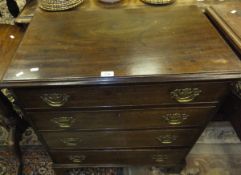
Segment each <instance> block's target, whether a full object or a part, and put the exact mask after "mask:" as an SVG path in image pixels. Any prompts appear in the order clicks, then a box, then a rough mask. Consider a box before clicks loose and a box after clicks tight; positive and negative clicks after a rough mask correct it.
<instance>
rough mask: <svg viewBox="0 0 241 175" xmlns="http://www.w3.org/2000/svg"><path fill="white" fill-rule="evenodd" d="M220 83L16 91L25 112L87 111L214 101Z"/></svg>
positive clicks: (220, 93) (223, 86)
mask: <svg viewBox="0 0 241 175" xmlns="http://www.w3.org/2000/svg"><path fill="white" fill-rule="evenodd" d="M226 87H227V86H226V84H224V83H197V82H195V83H169V84H150V85H119V86H117V85H115V86H113V85H112V86H110V85H102V86H100V85H99V86H59V87H48V88H47V87H43V88H37V87H36V88H16V89H14V93H15V95H16V97H17V98H18V100H19V101H20V103H21V104H22V106H23V107H24V108H25V109H38V108H59V107H64V108H91V107H118V106H140V105H163V104H183V103H185V104H186V103H194V102H217V101H218V100H219V98H220V97H222V96H223V95H224V93H225V91H226Z"/></svg>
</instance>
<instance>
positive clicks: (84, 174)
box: [0, 122, 241, 175]
mask: <svg viewBox="0 0 241 175" xmlns="http://www.w3.org/2000/svg"><path fill="white" fill-rule="evenodd" d="M4 135H5V136H4V137H5V138H6V137H7V136H6V133H5V134H4ZM1 138H3V137H1ZM0 143H2V144H3V143H4V142H1V140H0ZM21 144H22V148H23V150H24V161H25V166H24V175H54V172H53V170H52V168H51V165H52V163H51V160H50V158H49V157H48V156H47V154H46V152H45V151H44V150H43V149H42V147H41V145H40V143H39V141H38V140H37V137H36V135H35V134H34V132H33V130H32V129H28V130H27V131H26V132H25V134H24V136H23V140H22V142H21ZM4 147H5V149H4ZM186 161H187V167H186V168H185V169H184V170H183V171H182V173H181V175H241V141H240V140H239V139H238V137H237V135H236V133H235V131H234V130H233V128H232V126H231V125H230V123H229V122H212V123H210V124H209V126H208V127H207V128H206V129H205V131H204V132H203V134H202V136H201V137H200V138H199V140H198V142H197V143H196V145H195V146H194V147H193V149H192V150H191V152H190V153H189V155H188V157H187V160H186ZM16 165H17V160H16V159H15V157H14V155H13V154H12V153H11V151H10V150H7V149H6V145H5V146H4V145H3V146H2V147H1V149H0V175H15V174H16ZM69 175H165V174H164V173H162V172H161V170H160V169H158V168H155V167H152V168H146V167H132V168H124V169H116V168H114V169H111V168H110V169H105V168H98V169H90V168H89V169H88V168H87V169H80V170H75V171H73V172H72V173H69Z"/></svg>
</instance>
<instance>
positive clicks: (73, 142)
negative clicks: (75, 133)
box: [60, 137, 81, 146]
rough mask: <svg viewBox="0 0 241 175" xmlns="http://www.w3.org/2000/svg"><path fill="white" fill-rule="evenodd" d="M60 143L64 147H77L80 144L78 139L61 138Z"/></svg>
mask: <svg viewBox="0 0 241 175" xmlns="http://www.w3.org/2000/svg"><path fill="white" fill-rule="evenodd" d="M60 141H61V142H62V143H64V144H65V145H66V146H77V145H78V144H79V143H80V141H81V140H80V138H72V137H71V138H63V139H60Z"/></svg>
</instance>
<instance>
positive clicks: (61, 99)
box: [40, 93, 69, 107]
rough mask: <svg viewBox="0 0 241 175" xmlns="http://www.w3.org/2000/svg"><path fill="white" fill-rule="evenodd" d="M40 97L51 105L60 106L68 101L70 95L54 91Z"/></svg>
mask: <svg viewBox="0 0 241 175" xmlns="http://www.w3.org/2000/svg"><path fill="white" fill-rule="evenodd" d="M40 97H41V99H42V100H43V101H44V102H45V103H47V104H48V105H49V106H52V107H60V106H63V105H64V104H65V103H66V102H67V101H68V98H69V95H67V94H59V93H53V94H43V95H41V96H40Z"/></svg>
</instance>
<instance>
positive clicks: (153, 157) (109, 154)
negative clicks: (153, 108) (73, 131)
mask: <svg viewBox="0 0 241 175" xmlns="http://www.w3.org/2000/svg"><path fill="white" fill-rule="evenodd" d="M187 152H188V150H187V149H150V150H104V151H99V150H98V151H97V150H95V151H62V150H58V151H55V150H52V151H50V155H51V156H52V159H53V162H54V163H60V164H81V165H93V164H95V165H101V164H103V165H104V166H107V165H122V166H125V165H171V164H179V163H182V162H183V161H184V158H185V156H186V154H187Z"/></svg>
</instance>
